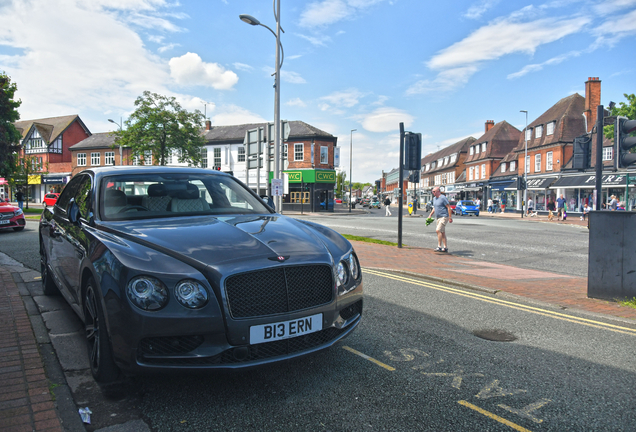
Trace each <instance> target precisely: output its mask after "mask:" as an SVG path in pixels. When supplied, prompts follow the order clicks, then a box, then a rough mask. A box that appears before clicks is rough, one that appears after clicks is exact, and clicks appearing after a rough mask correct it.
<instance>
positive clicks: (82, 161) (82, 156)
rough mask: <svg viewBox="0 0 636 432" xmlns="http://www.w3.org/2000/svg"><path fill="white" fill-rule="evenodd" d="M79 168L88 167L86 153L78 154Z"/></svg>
mask: <svg viewBox="0 0 636 432" xmlns="http://www.w3.org/2000/svg"><path fill="white" fill-rule="evenodd" d="M77 166H86V153H78V154H77Z"/></svg>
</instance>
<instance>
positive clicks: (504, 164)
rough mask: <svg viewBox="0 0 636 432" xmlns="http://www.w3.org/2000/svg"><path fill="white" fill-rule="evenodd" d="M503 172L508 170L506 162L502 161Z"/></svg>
mask: <svg viewBox="0 0 636 432" xmlns="http://www.w3.org/2000/svg"><path fill="white" fill-rule="evenodd" d="M501 172H502V173H504V172H506V163H505V162H502V163H501Z"/></svg>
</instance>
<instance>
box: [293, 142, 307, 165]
mask: <svg viewBox="0 0 636 432" xmlns="http://www.w3.org/2000/svg"><path fill="white" fill-rule="evenodd" d="M294 160H295V161H303V160H305V145H304V144H302V143H297V144H294Z"/></svg>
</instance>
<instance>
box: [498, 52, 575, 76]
mask: <svg viewBox="0 0 636 432" xmlns="http://www.w3.org/2000/svg"><path fill="white" fill-rule="evenodd" d="M580 55H581V52H580V51H572V52H569V53H567V54H562V55H560V56H557V57H553V58H551V59H549V60H547V61H544V62H543V63H535V64H530V65H527V66H525V67H524V68H523V69H521V70H520V71H518V72H515V73H511V74H509V75H508V79H515V78H520V77H522V76H524V75H526V74H528V73H530V72H537V71H540V70H541V69H543V67H544V66H552V65H557V64H559V63H562V62H564V61H565V60H567V59H569V58H571V57H578V56H580Z"/></svg>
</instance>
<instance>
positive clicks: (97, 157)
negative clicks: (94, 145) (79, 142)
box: [91, 153, 101, 166]
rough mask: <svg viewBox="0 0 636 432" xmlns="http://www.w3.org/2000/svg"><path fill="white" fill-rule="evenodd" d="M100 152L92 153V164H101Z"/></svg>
mask: <svg viewBox="0 0 636 432" xmlns="http://www.w3.org/2000/svg"><path fill="white" fill-rule="evenodd" d="M100 156H101V155H100V154H99V153H91V166H99V165H100V159H101V157H100Z"/></svg>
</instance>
